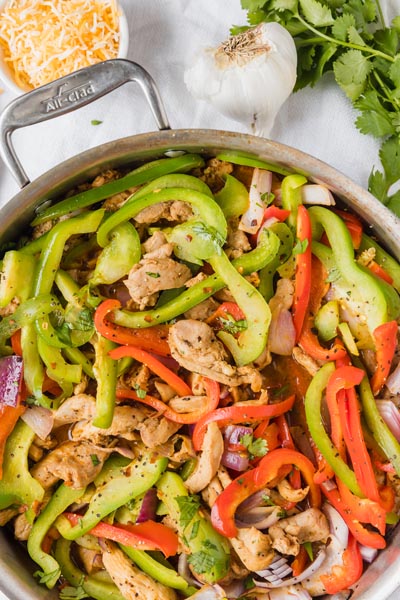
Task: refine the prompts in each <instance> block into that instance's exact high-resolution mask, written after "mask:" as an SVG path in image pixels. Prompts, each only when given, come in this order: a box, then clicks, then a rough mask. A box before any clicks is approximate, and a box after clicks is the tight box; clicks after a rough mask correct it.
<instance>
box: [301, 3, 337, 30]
mask: <svg viewBox="0 0 400 600" xmlns="http://www.w3.org/2000/svg"><path fill="white" fill-rule="evenodd" d="M299 3H300V6H301V9H302V11H303V13H304V16H305V18H306V19H307V21H309V22H310V23H311V25H314V26H315V27H326V26H327V25H332V23H334V19H333V17H332V13H331V10H330V9H329V8H328V6H324V5H323V4H321V3H320V2H317V0H299Z"/></svg>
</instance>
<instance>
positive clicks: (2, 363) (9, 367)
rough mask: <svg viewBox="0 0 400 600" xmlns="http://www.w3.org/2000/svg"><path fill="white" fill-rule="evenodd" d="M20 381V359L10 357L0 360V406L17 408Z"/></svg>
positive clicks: (13, 356) (14, 356)
mask: <svg viewBox="0 0 400 600" xmlns="http://www.w3.org/2000/svg"><path fill="white" fill-rule="evenodd" d="M21 379H22V358H21V357H20V356H16V355H14V354H13V355H11V356H3V357H2V358H0V406H17V404H18V394H19V391H20V385H21Z"/></svg>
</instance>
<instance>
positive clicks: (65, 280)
mask: <svg viewBox="0 0 400 600" xmlns="http://www.w3.org/2000/svg"><path fill="white" fill-rule="evenodd" d="M54 283H55V284H56V286H57V287H58V289H59V290H60V292H61V294H62V296H63V298H64V300H65V301H66V302H71V303H74V304H77V305H79V306H80V303H79V300H78V294H79V291H80V287H79V285H78V284H77V283H76V281H75V279H74V278H73V277H71V275H70V274H69V273H67V271H63V270H62V269H58V271H57V273H56V276H55V278H54Z"/></svg>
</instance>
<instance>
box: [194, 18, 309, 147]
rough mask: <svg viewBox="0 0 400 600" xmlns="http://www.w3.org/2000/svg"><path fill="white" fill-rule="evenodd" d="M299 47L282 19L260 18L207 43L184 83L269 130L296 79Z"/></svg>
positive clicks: (257, 129) (255, 130)
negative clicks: (212, 43) (216, 41)
mask: <svg viewBox="0 0 400 600" xmlns="http://www.w3.org/2000/svg"><path fill="white" fill-rule="evenodd" d="M296 68H297V52H296V47H295V44H294V41H293V38H292V36H291V35H290V33H289V32H288V31H287V30H286V29H285V28H284V27H282V25H279V23H261V24H260V25H257V27H253V28H251V29H248V30H246V31H245V32H244V33H240V34H238V35H235V36H233V37H231V38H229V39H228V40H227V41H226V42H224V43H223V44H221V45H220V46H218V47H217V48H206V49H205V50H204V51H202V53H201V54H200V55H199V56H198V58H197V59H196V60H195V62H194V64H193V65H192V66H191V67H189V68H188V69H186V71H185V74H184V79H185V84H186V87H187V88H188V90H189V92H190V93H191V94H192V95H193V96H194V97H195V98H198V99H201V100H206V101H209V102H210V103H211V104H213V105H214V106H215V108H217V109H218V110H219V111H220V112H221V113H223V114H224V115H226V116H228V117H231V118H232V119H234V120H236V121H240V122H242V123H245V124H247V125H249V126H250V127H251V130H252V132H253V133H256V134H258V135H262V136H268V135H269V132H270V130H271V129H272V126H273V124H274V121H275V117H276V115H277V114H278V111H279V109H280V108H281V106H282V104H283V103H284V101H285V100H286V99H287V98H288V96H289V95H290V93H291V92H292V90H293V87H294V84H295V82H296Z"/></svg>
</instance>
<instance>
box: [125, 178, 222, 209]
mask: <svg viewBox="0 0 400 600" xmlns="http://www.w3.org/2000/svg"><path fill="white" fill-rule="evenodd" d="M167 188H185V189H188V190H195V191H197V192H200V193H202V194H205V195H206V196H209V197H210V198H214V196H213V193H212V191H211V190H210V188H209V187H208V185H207V184H206V183H204V181H202V180H201V179H199V178H198V177H193V175H184V174H182V173H172V174H169V175H163V176H162V177H158V178H157V179H153V181H151V182H150V183H148V184H147V185H144V186H143V187H141V188H140V189H139V190H137V191H136V192H133V194H132V196H130V197H129V198H128V200H127V201H126V204H131V203H132V202H135V201H136V200H137V199H138V198H142V197H143V196H147V194H150V192H154V191H158V190H163V189H167Z"/></svg>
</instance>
